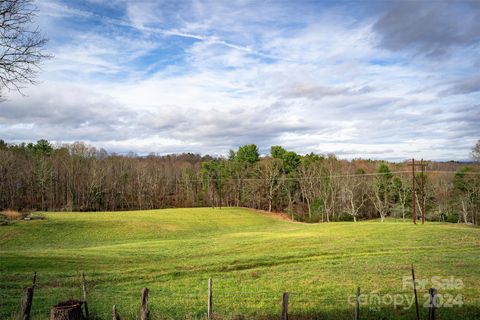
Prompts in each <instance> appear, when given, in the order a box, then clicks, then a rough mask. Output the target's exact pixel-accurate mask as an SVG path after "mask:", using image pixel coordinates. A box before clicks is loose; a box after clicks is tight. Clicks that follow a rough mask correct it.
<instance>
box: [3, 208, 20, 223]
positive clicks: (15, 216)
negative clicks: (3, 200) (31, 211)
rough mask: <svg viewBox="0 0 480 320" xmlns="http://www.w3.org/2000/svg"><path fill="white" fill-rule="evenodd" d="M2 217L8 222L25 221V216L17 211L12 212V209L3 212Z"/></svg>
mask: <svg viewBox="0 0 480 320" xmlns="http://www.w3.org/2000/svg"><path fill="white" fill-rule="evenodd" d="M2 215H3V216H4V217H5V218H6V219H7V220H10V221H12V220H21V219H23V217H24V216H23V214H21V213H20V212H18V211H16V210H11V209H7V210H5V211H3V212H2Z"/></svg>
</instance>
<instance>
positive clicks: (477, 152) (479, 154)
mask: <svg viewBox="0 0 480 320" xmlns="http://www.w3.org/2000/svg"><path fill="white" fill-rule="evenodd" d="M472 159H473V160H474V161H478V162H480V140H478V141H477V143H476V144H475V146H474V147H473V148H472Z"/></svg>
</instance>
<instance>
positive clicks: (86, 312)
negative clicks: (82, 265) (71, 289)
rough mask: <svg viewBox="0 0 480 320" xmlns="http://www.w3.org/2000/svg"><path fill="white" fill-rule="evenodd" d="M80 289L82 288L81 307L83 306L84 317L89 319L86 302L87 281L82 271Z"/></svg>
mask: <svg viewBox="0 0 480 320" xmlns="http://www.w3.org/2000/svg"><path fill="white" fill-rule="evenodd" d="M82 290H83V307H84V308H85V319H87V320H88V319H89V315H88V303H87V281H86V280H85V272H82Z"/></svg>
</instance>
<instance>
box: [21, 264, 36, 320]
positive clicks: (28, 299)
mask: <svg viewBox="0 0 480 320" xmlns="http://www.w3.org/2000/svg"><path fill="white" fill-rule="evenodd" d="M36 282H37V272H34V273H33V281H32V286H31V287H29V288H27V290H25V298H24V300H23V303H22V320H30V311H31V310H32V302H33V291H34V290H35V285H36Z"/></svg>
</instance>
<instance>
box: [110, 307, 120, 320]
mask: <svg viewBox="0 0 480 320" xmlns="http://www.w3.org/2000/svg"><path fill="white" fill-rule="evenodd" d="M112 319H113V320H120V316H119V315H118V312H117V307H116V306H115V305H113V308H112Z"/></svg>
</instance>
